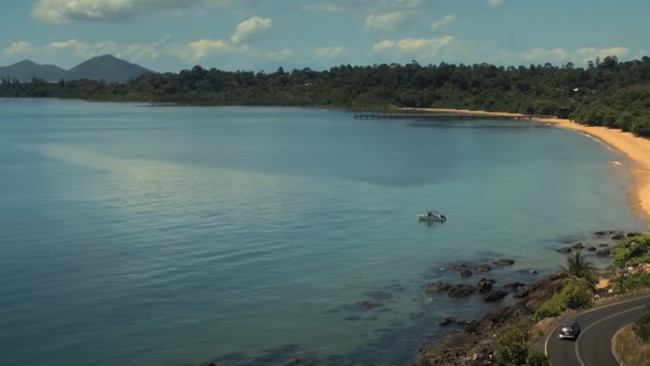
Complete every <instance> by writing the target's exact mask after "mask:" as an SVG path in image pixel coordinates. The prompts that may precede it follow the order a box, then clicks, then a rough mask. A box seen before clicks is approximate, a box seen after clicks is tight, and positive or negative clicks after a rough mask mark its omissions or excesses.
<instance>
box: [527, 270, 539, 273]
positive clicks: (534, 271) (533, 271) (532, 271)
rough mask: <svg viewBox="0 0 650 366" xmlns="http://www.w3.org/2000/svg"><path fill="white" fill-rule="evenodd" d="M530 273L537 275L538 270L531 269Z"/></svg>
mask: <svg viewBox="0 0 650 366" xmlns="http://www.w3.org/2000/svg"><path fill="white" fill-rule="evenodd" d="M528 273H529V274H537V270H536V269H531V270H530V271H528Z"/></svg>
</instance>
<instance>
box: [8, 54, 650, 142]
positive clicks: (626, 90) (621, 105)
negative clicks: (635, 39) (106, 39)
mask: <svg viewBox="0 0 650 366" xmlns="http://www.w3.org/2000/svg"><path fill="white" fill-rule="evenodd" d="M0 97H58V98H78V99H89V100H104V101H142V102H153V103H178V104H188V105H282V106H319V107H333V108H350V109H363V110H379V109H387V108H396V107H445V108H465V109H480V110H486V111H503V112H519V113H525V114H535V115H555V116H559V117H563V118H571V119H573V120H575V121H576V122H578V123H583V124H589V125H598V126H607V127H611V128H620V129H622V130H624V131H631V132H633V133H635V134H637V135H641V136H650V57H643V58H642V59H641V60H632V61H626V62H619V60H618V58H617V57H615V56H608V57H605V58H604V59H603V60H600V59H596V60H595V61H590V62H589V63H588V64H587V67H586V68H578V67H575V65H574V64H572V63H567V64H566V65H562V66H559V67H558V66H553V65H551V64H550V63H547V64H544V65H530V66H519V67H512V66H511V67H503V66H495V65H490V64H485V63H484V64H474V65H463V64H460V65H453V64H447V63H444V62H443V63H440V64H439V65H427V66H422V65H420V64H418V63H417V62H415V61H413V62H411V63H408V64H405V65H400V64H381V65H373V66H350V65H340V66H336V67H332V68H330V69H329V70H325V71H314V70H311V69H309V68H305V69H294V70H292V71H290V72H287V71H285V70H284V69H283V68H281V67H280V68H278V70H277V71H276V72H273V73H264V72H258V73H254V72H250V71H237V72H226V71H221V70H217V69H214V68H212V69H209V70H206V69H204V68H202V67H201V66H195V67H194V68H192V69H191V70H183V71H181V72H179V73H147V74H143V75H142V76H140V77H138V78H137V79H135V80H132V81H130V82H128V83H106V82H101V81H99V82H98V81H87V80H80V81H59V82H58V83H49V82H45V81H43V80H38V79H33V80H32V81H31V82H28V83H20V82H18V81H13V80H3V81H2V82H1V83H0Z"/></svg>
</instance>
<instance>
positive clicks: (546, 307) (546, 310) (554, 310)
mask: <svg viewBox="0 0 650 366" xmlns="http://www.w3.org/2000/svg"><path fill="white" fill-rule="evenodd" d="M564 310H566V303H565V302H564V299H563V298H562V295H561V294H560V293H559V292H558V293H556V294H554V295H553V296H552V297H551V298H550V299H548V300H546V301H544V303H542V305H541V306H540V307H539V308H538V309H537V311H535V319H536V320H541V319H544V318H548V317H552V316H558V315H560V314H562V312H563V311H564Z"/></svg>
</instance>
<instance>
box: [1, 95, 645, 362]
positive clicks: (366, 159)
mask: <svg viewBox="0 0 650 366" xmlns="http://www.w3.org/2000/svg"><path fill="white" fill-rule="evenodd" d="M629 167H630V162H629V161H627V159H625V157H624V156H622V155H621V154H620V153H618V152H616V151H612V150H609V149H607V148H606V147H605V146H604V145H603V144H601V143H600V142H598V141H595V140H593V139H591V138H588V137H586V136H584V135H581V134H579V133H575V132H571V131H564V130H560V129H556V128H553V127H551V126H547V125H545V124H541V123H535V122H524V121H494V120H485V121H451V122H426V123H422V122H414V121H360V120H354V119H353V114H351V113H349V112H345V111H331V110H320V109H307V108H304V109H301V108H253V107H246V108H244V107H227V108H226V107H221V108H216V107H215V108H207V107H206V108H187V107H153V106H148V105H141V104H110V103H89V102H80V101H60V100H29V99H21V100H3V101H1V102H0V177H2V178H1V179H0V278H2V284H1V285H0V329H2V330H3V331H2V332H0V364H3V365H25V364H32V363H36V362H42V361H43V360H48V361H51V362H52V363H53V364H62V365H89V364H92V365H190V364H197V363H199V362H201V361H204V360H207V359H217V360H218V361H219V364H220V365H226V366H227V365H245V364H271V365H272V364H278V365H281V364H284V363H286V361H287V360H288V359H290V358H292V357H300V358H301V360H303V363H304V362H312V363H315V364H316V363H317V364H341V363H342V362H357V363H367V364H393V363H397V364H404V365H407V364H410V362H412V360H413V358H414V357H415V356H416V351H417V349H418V348H419V347H421V346H422V345H425V344H427V343H430V342H432V341H434V340H435V339H439V338H440V337H441V336H443V335H444V334H445V332H447V331H453V330H450V329H444V328H441V327H438V326H437V325H436V323H437V321H438V320H440V319H442V318H444V317H447V316H452V317H455V318H459V319H472V318H476V317H478V316H480V315H481V314H483V313H484V312H485V311H486V310H489V309H490V308H491V307H494V306H498V305H499V304H494V305H485V304H483V303H482V302H481V300H480V299H479V298H474V297H473V298H469V299H460V300H454V299H449V298H447V297H446V296H445V295H443V294H431V293H426V291H424V288H425V286H426V284H427V283H429V282H433V281H436V280H440V279H443V280H450V281H454V282H463V281H464V282H467V283H475V282H476V281H478V279H479V277H476V276H475V277H473V278H470V279H460V278H459V277H458V275H457V274H456V273H454V272H453V271H449V270H441V268H443V267H444V268H447V267H449V265H450V264H453V263H460V262H465V263H482V262H490V261H492V260H494V259H499V258H512V259H514V260H515V264H514V265H513V266H512V267H509V268H504V269H496V270H495V271H493V272H491V273H489V276H490V277H492V278H495V279H497V281H498V282H497V283H506V282H507V281H511V280H520V281H522V282H531V281H534V280H535V279H536V278H538V277H539V276H541V275H544V274H547V273H550V271H553V270H555V269H556V268H557V265H558V264H560V263H563V261H564V258H565V257H564V256H563V255H561V254H559V253H557V251H556V250H557V249H558V248H560V247H562V246H564V245H567V244H569V243H573V242H575V241H585V242H589V241H590V240H595V239H594V238H593V236H592V235H591V233H592V232H594V231H596V230H603V229H620V230H641V229H642V228H643V223H642V222H640V221H639V220H638V219H637V218H635V217H634V216H633V215H632V214H631V213H630V212H629V209H628V207H627V205H626V199H625V190H626V189H628V188H629V187H630V185H631V181H630V179H629V177H628V175H627V174H626V170H627V169H628V168H629ZM431 209H433V210H439V211H440V212H442V213H444V214H445V215H446V216H447V217H448V218H449V220H448V221H447V222H445V223H444V224H434V225H427V224H423V223H419V222H418V221H417V219H416V214H417V213H419V212H422V211H425V210H431ZM595 243H596V242H594V244H595ZM590 259H591V260H592V261H594V262H596V263H601V264H602V263H604V262H603V261H602V260H601V259H599V258H597V257H590ZM532 269H534V270H535V271H537V272H538V273H537V274H530V273H529V271H530V270H532ZM363 301H370V302H371V303H372V304H373V305H375V306H376V307H373V308H372V309H364V308H363V307H362V306H358V305H357V303H358V302H363ZM505 301H506V302H507V301H508V300H507V299H506V300H505Z"/></svg>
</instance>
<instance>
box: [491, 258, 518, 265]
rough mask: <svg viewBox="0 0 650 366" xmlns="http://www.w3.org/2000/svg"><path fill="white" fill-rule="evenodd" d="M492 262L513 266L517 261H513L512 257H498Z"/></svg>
mask: <svg viewBox="0 0 650 366" xmlns="http://www.w3.org/2000/svg"><path fill="white" fill-rule="evenodd" d="M492 263H493V264H494V265H497V266H511V265H513V264H515V261H513V260H512V259H497V260H495V261H494V262H492Z"/></svg>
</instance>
